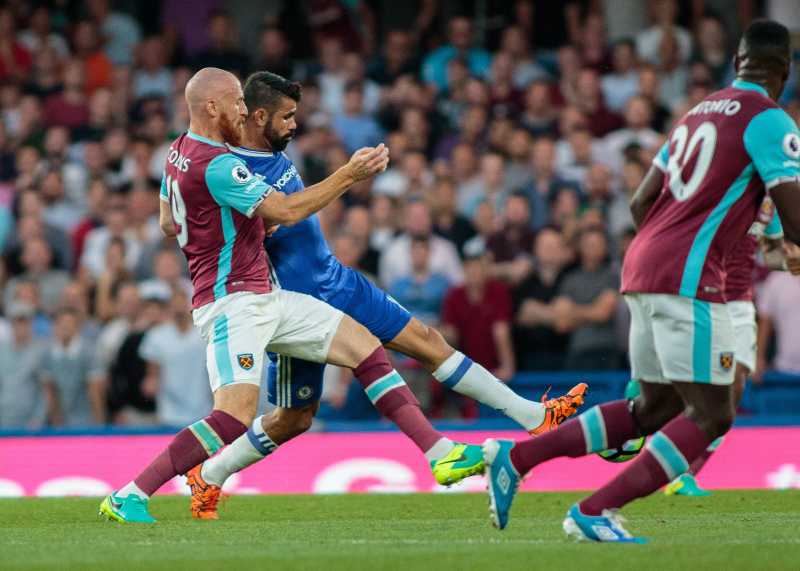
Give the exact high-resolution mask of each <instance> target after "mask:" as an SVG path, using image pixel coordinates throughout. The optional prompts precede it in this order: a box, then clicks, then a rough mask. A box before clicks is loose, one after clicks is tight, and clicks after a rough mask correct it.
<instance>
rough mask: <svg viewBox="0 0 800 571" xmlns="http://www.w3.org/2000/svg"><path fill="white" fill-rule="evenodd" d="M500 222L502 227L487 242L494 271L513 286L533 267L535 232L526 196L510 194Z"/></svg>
mask: <svg viewBox="0 0 800 571" xmlns="http://www.w3.org/2000/svg"><path fill="white" fill-rule="evenodd" d="M501 225H502V229H501V230H498V231H497V232H495V233H493V234H492V235H491V236H490V237H489V239H488V240H487V242H486V248H487V250H488V251H489V254H491V260H492V267H491V273H492V275H493V276H494V277H495V278H498V279H500V280H503V281H504V282H506V283H507V284H508V285H510V286H511V287H514V286H516V285H518V284H519V283H520V282H521V281H522V280H523V279H525V276H527V275H528V273H529V272H530V269H531V260H530V253H531V251H532V250H533V241H534V238H535V234H534V232H533V229H532V228H531V211H530V204H529V203H528V198H527V196H525V195H524V194H523V193H515V194H512V195H511V196H509V197H508V200H506V203H505V209H504V212H503V219H502V222H501Z"/></svg>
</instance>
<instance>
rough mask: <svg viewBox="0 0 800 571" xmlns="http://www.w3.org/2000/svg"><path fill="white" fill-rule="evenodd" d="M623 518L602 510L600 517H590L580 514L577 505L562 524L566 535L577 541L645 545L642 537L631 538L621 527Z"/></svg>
mask: <svg viewBox="0 0 800 571" xmlns="http://www.w3.org/2000/svg"><path fill="white" fill-rule="evenodd" d="M624 522H625V518H623V517H622V516H621V515H619V512H617V510H603V513H602V515H599V516H592V515H584V514H582V513H581V510H580V508H579V507H578V504H575V505H573V506H572V507H571V508H569V511H568V512H567V517H566V518H565V519H564V523H563V524H562V526H563V528H564V531H565V532H566V534H567V535H568V536H570V537H572V538H574V539H577V540H578V541H597V542H600V543H647V540H646V539H645V538H643V537H633V536H632V535H631V534H630V533H628V531H627V530H626V529H625V528H624V527H622V524H623V523H624Z"/></svg>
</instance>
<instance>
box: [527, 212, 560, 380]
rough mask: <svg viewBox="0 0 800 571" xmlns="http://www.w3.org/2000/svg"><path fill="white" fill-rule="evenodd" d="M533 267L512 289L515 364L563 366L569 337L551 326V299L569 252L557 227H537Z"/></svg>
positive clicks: (533, 367) (546, 368)
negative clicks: (538, 228)
mask: <svg viewBox="0 0 800 571" xmlns="http://www.w3.org/2000/svg"><path fill="white" fill-rule="evenodd" d="M533 256H534V262H533V271H532V272H531V273H530V274H529V275H528V277H527V278H526V279H525V281H523V282H522V283H521V284H520V285H519V286H518V287H517V288H516V289H515V290H514V306H515V315H516V323H515V329H514V345H515V353H516V355H517V367H518V368H519V369H522V370H524V371H531V370H544V371H555V370H558V369H561V368H563V366H564V357H565V354H566V350H567V342H568V340H569V337H568V336H567V335H564V334H562V333H559V332H557V331H556V329H555V312H554V310H553V306H552V302H553V300H554V299H555V298H556V296H557V295H558V292H559V288H560V286H561V282H562V280H563V279H564V275H565V273H566V272H567V270H568V268H569V267H570V264H571V262H572V252H571V251H570V249H569V248H568V247H567V244H566V242H565V241H564V236H563V235H562V234H561V233H560V232H559V231H558V229H556V228H554V227H551V226H548V227H545V228H542V229H541V230H539V233H538V234H537V235H536V242H535V244H534V248H533Z"/></svg>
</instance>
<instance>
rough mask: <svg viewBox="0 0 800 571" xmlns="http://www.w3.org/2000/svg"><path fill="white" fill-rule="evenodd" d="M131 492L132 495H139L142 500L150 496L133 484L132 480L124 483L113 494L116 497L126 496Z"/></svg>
mask: <svg viewBox="0 0 800 571" xmlns="http://www.w3.org/2000/svg"><path fill="white" fill-rule="evenodd" d="M131 494H133V495H134V496H139V497H140V498H142V499H143V500H146V499H148V498H149V497H150V496H148V495H147V494H145V493H144V492H143V491H142V489H141V488H140V487H139V486H137V485H136V484H134V483H133V482H128V483H127V484H125V485H124V486H123V487H122V488H120V490H119V491H118V492H117V493H116V494H115V495H116V496H117V497H118V498H127V497H128V496H130V495H131Z"/></svg>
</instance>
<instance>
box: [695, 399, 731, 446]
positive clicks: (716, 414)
mask: <svg viewBox="0 0 800 571" xmlns="http://www.w3.org/2000/svg"><path fill="white" fill-rule="evenodd" d="M685 414H686V416H687V417H689V418H690V419H691V420H693V421H694V422H695V423H696V424H697V426H699V427H700V430H702V431H703V432H705V433H706V435H707V436H708V437H709V438H711V439H712V440H713V439H715V438H719V437H720V436H723V435H724V434H725V433H727V432H728V431H729V430H730V429H731V426H732V425H733V417H734V413H733V408H729V407H709V408H704V407H691V406H690V407H688V408H687V409H686V413H685Z"/></svg>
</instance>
